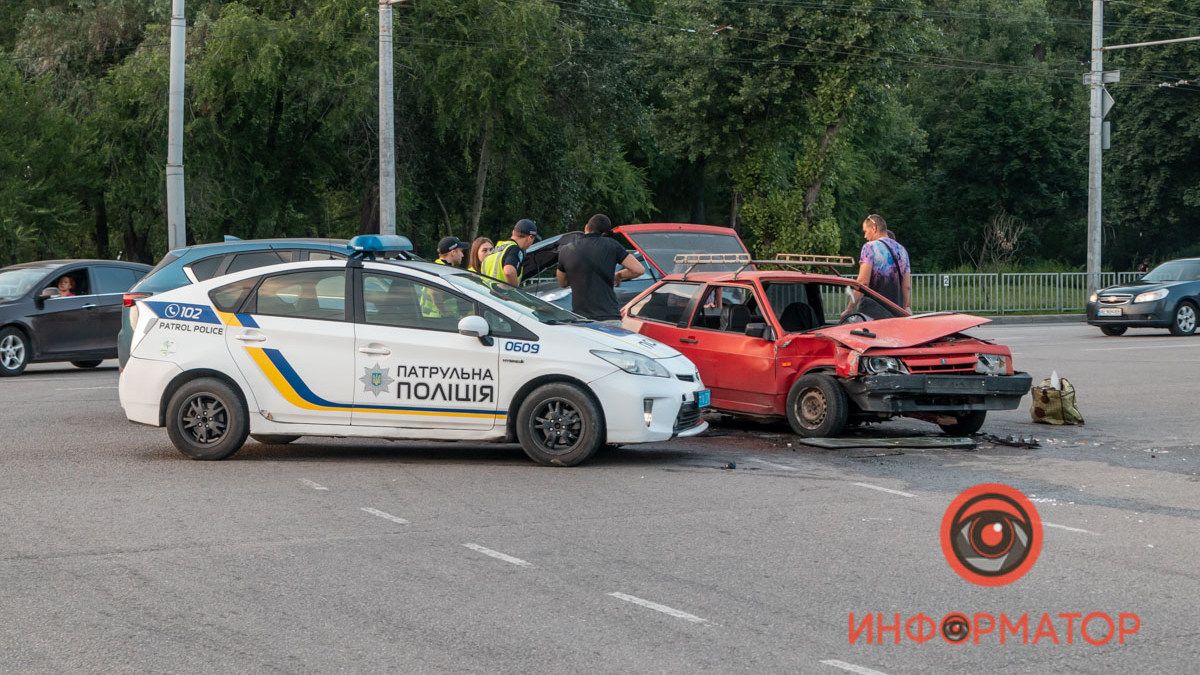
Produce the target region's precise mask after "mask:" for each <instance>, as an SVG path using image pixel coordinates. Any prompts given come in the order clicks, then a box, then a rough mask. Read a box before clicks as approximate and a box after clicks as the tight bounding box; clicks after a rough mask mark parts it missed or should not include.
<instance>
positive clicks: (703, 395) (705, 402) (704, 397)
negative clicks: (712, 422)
mask: <svg viewBox="0 0 1200 675" xmlns="http://www.w3.org/2000/svg"><path fill="white" fill-rule="evenodd" d="M710 403H712V392H710V391H709V390H707V389H702V390H700V391H698V392H696V405H697V406H699V407H701V408H707V407H708V406H709V404H710Z"/></svg>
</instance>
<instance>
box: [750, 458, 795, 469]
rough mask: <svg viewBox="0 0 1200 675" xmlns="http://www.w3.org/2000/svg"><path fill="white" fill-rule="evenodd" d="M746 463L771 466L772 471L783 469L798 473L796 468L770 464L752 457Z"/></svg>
mask: <svg viewBox="0 0 1200 675" xmlns="http://www.w3.org/2000/svg"><path fill="white" fill-rule="evenodd" d="M746 461H747V462H754V463H755V464H762V465H763V466H769V467H771V468H772V469H782V470H784V471H797V469H796V467H794V466H784V465H782V464H776V463H775V462H768V461H767V460H765V459H757V458H755V457H751V458H750V459H747V460H746Z"/></svg>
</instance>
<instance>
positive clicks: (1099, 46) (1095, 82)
mask: <svg viewBox="0 0 1200 675" xmlns="http://www.w3.org/2000/svg"><path fill="white" fill-rule="evenodd" d="M1088 86H1089V87H1090V88H1091V92H1090V94H1091V103H1090V106H1089V107H1090V111H1091V122H1090V123H1089V124H1088V209H1087V293H1088V296H1091V294H1092V293H1094V292H1095V291H1096V289H1098V288H1100V246H1101V242H1100V233H1101V225H1100V215H1101V207H1102V205H1103V201H1102V200H1101V198H1100V190H1101V187H1102V185H1101V182H1102V171H1101V170H1102V167H1103V159H1102V156H1103V153H1104V111H1103V110H1102V109H1101V108H1102V106H1103V97H1104V0H1092V67H1091V73H1089V78H1088Z"/></svg>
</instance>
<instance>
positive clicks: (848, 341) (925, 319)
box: [812, 314, 991, 352]
mask: <svg viewBox="0 0 1200 675" xmlns="http://www.w3.org/2000/svg"><path fill="white" fill-rule="evenodd" d="M990 322H991V319H985V318H983V317H981V316H971V315H970V314H925V315H917V316H906V317H901V318H898V319H879V320H878V321H863V322H861V323H848V324H843V325H840V326H830V327H829V328H822V329H820V330H815V331H813V332H812V333H813V334H815V335H820V336H822V337H827V338H829V339H831V340H836V341H837V342H840V343H841V344H843V345H845V346H847V347H849V348H850V349H853V350H854V351H857V352H863V351H866V350H868V349H872V348H884V349H903V348H906V347H915V346H917V345H923V344H925V343H927V342H933V341H934V340H937V339H938V338H943V337H946V336H948V335H954V334H955V333H960V332H962V331H964V330H967V329H968V328H974V327H976V326H982V325H983V324H985V323H990ZM864 329H865V330H868V331H870V332H872V333H874V334H875V337H870V336H868V335H855V334H854V333H853V331H859V332H861V331H863V330H864Z"/></svg>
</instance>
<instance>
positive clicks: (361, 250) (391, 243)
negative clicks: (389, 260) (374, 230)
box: [346, 234, 413, 256]
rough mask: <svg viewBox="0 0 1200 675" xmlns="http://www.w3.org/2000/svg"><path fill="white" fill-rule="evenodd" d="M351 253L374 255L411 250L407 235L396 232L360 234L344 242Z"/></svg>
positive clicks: (411, 246)
mask: <svg viewBox="0 0 1200 675" xmlns="http://www.w3.org/2000/svg"><path fill="white" fill-rule="evenodd" d="M346 248H348V249H350V253H351V255H359V256H366V255H370V256H374V254H376V253H408V252H410V251H412V250H413V245H412V242H411V241H409V239H408V237H402V236H400V235H398V234H360V235H358V236H357V237H355V238H353V239H351V240H350V242H349V243H347V244H346Z"/></svg>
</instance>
